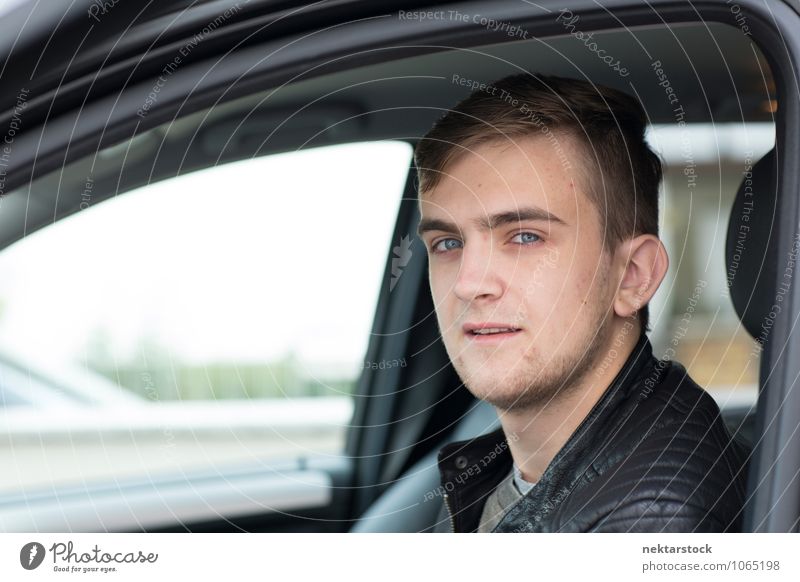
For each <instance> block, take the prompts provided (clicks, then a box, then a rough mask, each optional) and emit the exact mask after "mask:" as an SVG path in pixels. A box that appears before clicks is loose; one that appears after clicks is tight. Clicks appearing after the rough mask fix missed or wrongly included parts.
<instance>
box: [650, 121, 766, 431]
mask: <svg viewBox="0 0 800 582" xmlns="http://www.w3.org/2000/svg"><path fill="white" fill-rule="evenodd" d="M648 140H649V142H650V143H651V145H652V146H653V148H654V149H655V150H656V151H657V152H658V153H659V154H660V155H661V157H662V160H663V161H664V180H663V182H662V186H661V196H660V216H661V218H660V221H661V224H660V225H659V229H660V236H661V238H662V240H663V241H664V244H665V246H666V247H667V250H668V252H669V257H670V268H669V272H668V274H667V277H666V278H665V280H664V282H663V283H662V285H661V288H660V289H659V292H658V293H657V294H656V296H655V297H654V300H653V302H652V305H651V323H650V326H651V328H652V331H651V333H650V337H651V340H652V343H653V349H654V351H655V355H656V356H657V357H662V358H667V359H672V360H677V361H679V362H681V363H682V364H683V365H684V366H686V368H687V370H688V372H689V374H690V376H691V377H692V378H693V379H694V380H695V381H696V382H697V383H698V384H700V385H701V386H703V387H704V388H706V389H707V390H708V391H709V392H710V393H711V394H712V395H713V396H715V398H716V399H717V402H718V404H719V405H720V407H721V408H722V409H723V410H726V409H728V410H731V409H735V408H739V407H749V406H750V405H751V404H753V403H755V399H756V395H757V391H758V369H759V360H760V354H761V349H760V347H759V345H758V343H757V342H756V341H755V340H754V339H753V338H752V337H751V336H750V335H749V334H748V332H747V331H746V330H745V328H744V326H743V325H742V324H741V322H740V320H739V318H738V316H737V315H736V312H735V311H734V308H733V304H732V302H731V299H730V293H729V283H730V276H729V273H728V272H727V271H726V260H725V244H726V236H727V229H728V221H729V214H730V209H731V207H732V205H733V200H734V197H735V195H736V192H737V190H738V189H739V185H740V184H741V183H742V181H743V180H745V179H748V177H749V178H752V173H751V172H752V169H753V166H754V165H755V163H756V162H758V160H759V159H761V157H762V156H763V155H764V154H766V153H767V152H768V151H769V150H770V149H771V148H772V147H773V146H774V144H775V125H774V124H773V123H765V122H759V123H715V124H711V123H708V124H702V123H697V124H686V125H683V126H681V125H658V126H655V127H652V128H651V129H650V130H649V132H648ZM749 436H750V435H747V437H748V438H749Z"/></svg>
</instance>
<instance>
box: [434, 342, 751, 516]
mask: <svg viewBox="0 0 800 582" xmlns="http://www.w3.org/2000/svg"><path fill="white" fill-rule="evenodd" d="M748 457H749V451H748V450H747V448H746V447H745V446H743V445H741V444H739V442H738V441H734V440H732V439H731V435H730V433H729V432H728V430H727V428H726V427H725V425H724V423H723V421H722V418H721V417H720V412H719V408H718V407H717V404H716V403H715V402H714V400H713V399H712V398H711V396H709V394H708V393H707V392H705V391H704V390H703V389H701V388H700V387H699V386H697V384H695V383H694V382H693V381H692V379H691V378H689V376H688V375H687V373H686V370H685V368H684V367H683V366H681V365H680V364H678V363H675V362H670V361H668V360H658V359H656V358H654V357H653V353H652V348H651V346H650V342H649V341H648V339H647V336H645V335H644V334H642V336H641V337H640V339H639V341H638V343H637V344H636V347H635V348H634V350H633V352H632V353H631V355H630V357H629V358H628V360H627V361H626V363H625V365H624V366H623V368H622V370H621V371H620V373H619V374H618V375H617V377H616V378H615V379H614V381H613V382H612V383H611V385H610V386H609V388H608V389H607V390H606V392H605V393H604V394H603V396H602V397H601V398H600V400H599V401H598V402H597V403H596V404H595V406H594V407H593V408H592V410H591V411H590V412H589V414H588V415H587V416H586V418H585V419H584V420H583V421H582V422H581V424H580V425H579V426H578V428H577V429H576V430H575V432H574V433H573V434H572V436H570V438H569V440H568V441H567V442H566V443H565V445H564V447H563V448H562V449H561V450H560V451H559V452H558V454H557V455H556V456H555V458H554V459H553V460H552V462H551V463H550V465H549V466H548V467H547V469H546V470H545V472H544V474H543V475H542V477H541V479H540V480H539V481H538V482H537V484H536V485H535V486H534V487H533V489H531V490H530V491H529V492H528V494H527V495H525V496H524V497H523V498H522V499H520V500H519V501H518V502H517V503H516V504H515V505H513V506H512V507H511V509H510V510H508V512H507V513H506V515H505V516H504V517H503V519H502V520H501V521H500V523H498V524H497V526H496V527H495V528H494V530H493V531H494V532H724V531H740V530H741V523H742V513H743V511H742V507H743V503H744V498H745V489H746V483H747V475H746V473H747V459H748ZM511 467H512V459H511V453H510V452H509V449H508V442H507V440H506V437H505V435H504V433H503V431H502V429H499V430H496V431H494V432H492V433H489V434H486V435H482V436H480V437H477V438H474V439H470V440H466V441H459V442H455V443H450V444H448V445H445V446H444V447H443V448H442V449H441V451H439V472H440V474H441V489H440V491H442V493H443V499H444V507H443V508H442V511H441V512H440V514H439V519H438V520H437V521H438V523H437V525H436V527H435V528H434V531H443V532H446V531H455V532H474V531H476V530H477V528H478V524H479V521H480V517H481V512H482V509H483V506H484V503H485V501H486V498H487V496H488V495H489V494H490V493H491V492H492V491H493V490H494V489H495V487H496V486H497V485H498V483H499V482H500V481H501V480H502V479H503V478H504V477H505V476H506V475H508V473H509V471H511Z"/></svg>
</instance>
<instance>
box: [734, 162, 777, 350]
mask: <svg viewBox="0 0 800 582" xmlns="http://www.w3.org/2000/svg"><path fill="white" fill-rule="evenodd" d="M777 162H778V157H777V156H776V155H775V148H774V147H773V148H772V149H771V150H770V151H769V152H767V153H766V154H765V155H764V157H763V158H761V159H760V160H759V161H758V163H757V164H755V166H753V167H752V169H749V168H748V167H747V166H745V174H744V179H743V180H742V183H741V185H740V186H739V191H738V192H737V193H736V200H734V202H733V208H732V210H731V218H730V222H729V223H728V239H727V244H726V245H725V263H726V267H727V273H726V275H727V279H728V289H729V290H730V294H731V299H732V301H733V307H734V309H736V313H737V314H738V315H739V319H741V320H742V323H743V324H744V326H745V328H746V329H747V331H748V332H749V333H750V335H751V336H753V337H754V338H755V339H757V340H759V341H760V342H762V343H763V342H764V341H765V340H766V338H767V337H768V335H769V332H768V331H766V332H765V329H768V328H765V327H764V326H765V325H768V324H769V323H770V317H773V318H774V315H773V316H770V312H772V311H773V305H775V303H776V301H777V299H776V294H775V280H776V276H777V270H778V269H779V268H780V263H781V261H779V260H778V238H777V236H776V235H777V228H778V220H777V218H778V216H777V203H778V190H777V184H778V180H777V177H778V165H777ZM783 262H784V263H785V261H783ZM770 327H771V326H770Z"/></svg>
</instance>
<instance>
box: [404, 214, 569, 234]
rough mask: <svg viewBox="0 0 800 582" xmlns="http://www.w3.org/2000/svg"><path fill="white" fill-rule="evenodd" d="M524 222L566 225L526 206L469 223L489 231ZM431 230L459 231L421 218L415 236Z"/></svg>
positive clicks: (451, 223)
mask: <svg viewBox="0 0 800 582" xmlns="http://www.w3.org/2000/svg"><path fill="white" fill-rule="evenodd" d="M524 221H545V222H551V223H553V222H554V223H556V224H563V225H566V224H567V223H566V222H564V221H563V220H561V219H560V218H559V217H558V216H556V215H555V214H553V213H552V212H548V211H547V210H544V209H543V208H539V207H537V206H527V207H525V208H520V209H519V210H509V211H507V212H498V213H497V214H492V215H490V216H481V217H480V218H473V219H472V220H471V222H472V223H473V224H475V225H476V226H477V227H478V229H479V230H484V231H485V230H491V229H493V228H497V227H499V226H503V225H506V224H515V223H518V222H524ZM431 230H441V231H443V232H449V233H452V234H458V233H459V232H461V230H460V229H459V228H458V226H457V225H456V224H455V223H453V222H449V221H447V220H442V219H440V218H423V219H422V220H420V222H419V226H417V236H419V237H420V238H422V235H423V234H425V233H426V232H429V231H431Z"/></svg>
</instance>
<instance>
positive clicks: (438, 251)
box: [431, 238, 460, 253]
mask: <svg viewBox="0 0 800 582" xmlns="http://www.w3.org/2000/svg"><path fill="white" fill-rule="evenodd" d="M451 241H452V242H456V243H459V244H460V242H459V240H458V239H455V238H443V239H442V240H440V241H437V242H436V243H434V244H433V246H432V247H431V249H432V250H433V252H435V253H444V252H447V251H449V250H452V249H453V248H456V247H453V246H448V245H445V248H446V250H444V251H443V250H437V249H438V248H440V246H439V245H441V244H442V243H448V242H451Z"/></svg>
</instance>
